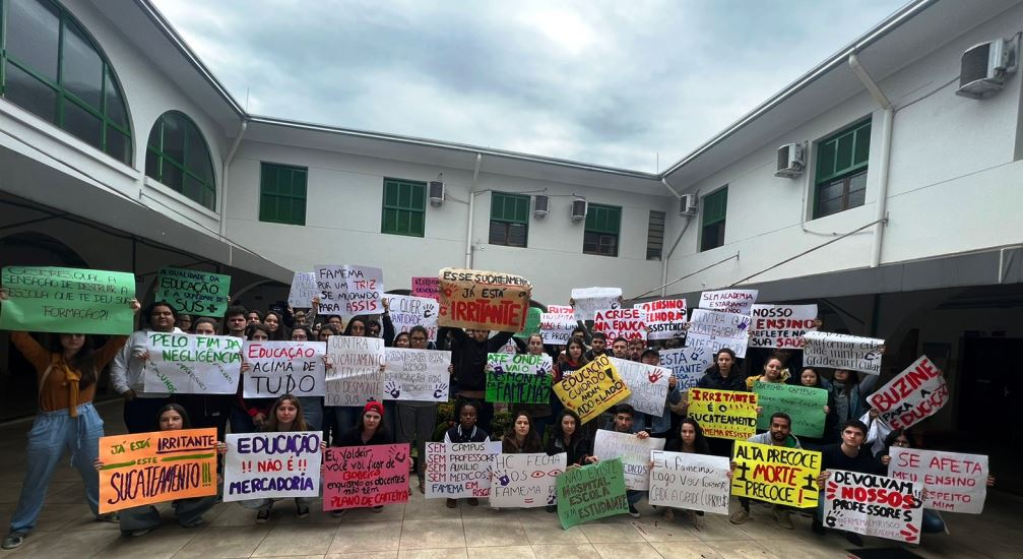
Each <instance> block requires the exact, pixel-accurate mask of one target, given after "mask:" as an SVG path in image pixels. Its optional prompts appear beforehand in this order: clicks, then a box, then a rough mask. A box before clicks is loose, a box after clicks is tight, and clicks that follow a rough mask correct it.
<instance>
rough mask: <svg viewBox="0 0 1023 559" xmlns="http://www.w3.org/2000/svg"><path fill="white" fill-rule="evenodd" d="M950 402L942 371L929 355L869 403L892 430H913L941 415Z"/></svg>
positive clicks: (918, 360)
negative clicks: (935, 415)
mask: <svg viewBox="0 0 1023 559" xmlns="http://www.w3.org/2000/svg"><path fill="white" fill-rule="evenodd" d="M878 361H880V359H879V360H878ZM949 398H950V396H949V393H948V385H947V384H945V377H943V376H942V374H941V370H940V369H938V367H937V366H936V365H935V364H934V363H933V362H932V361H931V360H930V359H928V358H927V356H926V355H921V356H920V358H919V359H917V360H916V361H914V362H913V364H912V365H910V366H909V367H907V368H906V370H904V371H902V372H901V373H899V374H898V376H896V377H895V378H893V379H892V380H891V381H890V382H889V383H888V384H886V385H884V386H882V387H881V388H879V389H878V390H877V391H876V392H874V393H873V394H871V395H870V396H867V401H868V402H870V406H871V407H872V408H874V409H876V410H877V412H878V416H877V418H878V419H880V420H881V421H883V422H885V424H887V425H888V426H889V427H891V428H892V429H909V428H910V427H912V426H914V425H916V424H917V423H920V422H921V421H923V420H924V419H927V418H928V417H930V416H932V415H934V414H936V413H938V410H940V409H941V408H943V407H945V404H947V403H948V400H949Z"/></svg>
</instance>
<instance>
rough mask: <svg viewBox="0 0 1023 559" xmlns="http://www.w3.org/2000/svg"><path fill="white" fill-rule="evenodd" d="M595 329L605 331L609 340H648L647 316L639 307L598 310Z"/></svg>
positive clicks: (594, 323) (594, 321)
mask: <svg viewBox="0 0 1023 559" xmlns="http://www.w3.org/2000/svg"><path fill="white" fill-rule="evenodd" d="M593 330H594V331H597V332H603V333H604V334H606V335H607V339H608V340H614V339H615V338H618V337H622V338H625V339H626V340H646V317H645V316H644V315H643V311H641V310H639V309H607V310H600V311H597V313H596V315H595V317H594V319H593Z"/></svg>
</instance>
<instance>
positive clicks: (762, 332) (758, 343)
mask: <svg viewBox="0 0 1023 559" xmlns="http://www.w3.org/2000/svg"><path fill="white" fill-rule="evenodd" d="M816 323H817V305H753V324H752V325H751V326H750V331H749V346H750V347H767V348H772V349H794V350H800V349H802V348H803V335H804V334H806V333H807V332H810V331H816V330H817V324H816Z"/></svg>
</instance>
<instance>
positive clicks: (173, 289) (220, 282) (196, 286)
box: [156, 268, 231, 318]
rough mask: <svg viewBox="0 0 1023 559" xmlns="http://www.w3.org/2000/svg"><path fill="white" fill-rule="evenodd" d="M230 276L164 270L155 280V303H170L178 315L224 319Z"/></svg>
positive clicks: (182, 270) (175, 269) (195, 271)
mask: <svg viewBox="0 0 1023 559" xmlns="http://www.w3.org/2000/svg"><path fill="white" fill-rule="evenodd" d="M230 291H231V276H226V275H224V274H214V273H213V272H203V271H200V270H184V269H181V268H161V269H160V274H159V275H158V276H157V277H156V300H157V301H167V302H168V303H170V304H171V305H173V306H174V310H176V311H178V312H179V313H185V314H191V315H196V316H212V317H216V318H221V317H223V316H224V313H226V312H227V305H228V304H229V303H230V302H231V299H230Z"/></svg>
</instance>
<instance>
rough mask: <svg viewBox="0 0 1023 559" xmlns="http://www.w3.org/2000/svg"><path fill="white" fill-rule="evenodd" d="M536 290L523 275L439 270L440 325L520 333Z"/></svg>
mask: <svg viewBox="0 0 1023 559" xmlns="http://www.w3.org/2000/svg"><path fill="white" fill-rule="evenodd" d="M532 296H533V288H532V286H530V285H529V280H527V279H526V278H524V277H522V276H516V275H513V274H505V273H501V272H484V271H480V270H462V269H457V268H444V269H443V270H441V271H440V319H439V324H440V325H441V326H454V327H456V328H472V329H474V330H498V331H500V332H521V331H522V330H523V329H524V328H525V327H526V319H527V318H528V313H529V299H530V298H531V297H532Z"/></svg>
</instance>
